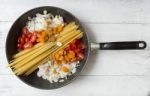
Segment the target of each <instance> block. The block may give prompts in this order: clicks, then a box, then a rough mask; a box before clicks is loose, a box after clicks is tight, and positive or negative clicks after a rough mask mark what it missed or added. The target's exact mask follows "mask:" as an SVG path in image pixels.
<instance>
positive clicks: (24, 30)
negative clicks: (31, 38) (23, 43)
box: [22, 27, 29, 35]
mask: <svg viewBox="0 0 150 96" xmlns="http://www.w3.org/2000/svg"><path fill="white" fill-rule="evenodd" d="M22 31H23V34H25V35H26V34H28V33H29V30H28V29H27V27H24V28H23V30H22Z"/></svg>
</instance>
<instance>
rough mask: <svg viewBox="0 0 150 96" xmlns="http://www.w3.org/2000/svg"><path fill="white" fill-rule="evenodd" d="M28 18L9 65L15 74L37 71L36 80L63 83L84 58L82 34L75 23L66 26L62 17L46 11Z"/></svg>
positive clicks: (28, 73) (26, 74) (25, 74)
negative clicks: (16, 50)
mask: <svg viewBox="0 0 150 96" xmlns="http://www.w3.org/2000/svg"><path fill="white" fill-rule="evenodd" d="M28 19H29V21H28V22H27V23H26V25H25V26H24V27H23V29H22V35H21V36H20V37H19V38H18V44H17V48H18V53H17V54H15V55H14V56H13V60H12V61H11V62H10V64H9V66H10V67H11V68H13V70H14V73H15V74H16V75H23V76H28V75H30V74H31V73H32V72H34V71H35V70H36V69H38V72H37V76H38V77H42V78H43V79H46V80H49V81H50V82H51V83H54V82H63V81H64V79H67V77H68V76H70V75H72V74H74V73H75V72H76V68H77V67H78V66H80V65H79V62H80V61H81V60H83V59H84V50H85V48H86V46H85V45H84V44H83V42H82V37H83V32H81V30H80V29H79V28H78V25H76V24H75V22H70V23H69V24H67V23H66V22H64V19H63V17H62V16H59V15H56V16H54V15H52V14H51V13H47V11H46V10H45V11H43V14H39V13H37V14H36V16H35V17H33V18H31V17H29V18H28Z"/></svg>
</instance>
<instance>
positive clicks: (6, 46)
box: [5, 6, 91, 90]
mask: <svg viewBox="0 0 150 96" xmlns="http://www.w3.org/2000/svg"><path fill="white" fill-rule="evenodd" d="M40 8H55V9H59V10H63V11H65V12H67V13H69V15H71V16H72V17H73V18H75V20H76V21H77V22H78V23H79V24H80V26H81V27H82V29H83V31H84V33H85V35H86V38H87V43H88V44H87V45H86V46H87V47H88V49H87V50H88V52H87V56H86V61H85V64H84V65H83V67H82V69H81V70H80V72H78V74H76V76H74V77H73V79H72V80H70V81H69V82H66V83H64V84H62V85H61V86H59V87H56V88H40V87H36V86H34V85H32V84H30V83H28V82H26V81H24V80H23V79H21V78H20V77H19V76H17V75H15V76H16V77H17V78H18V79H20V80H21V81H23V82H24V83H25V84H27V85H29V86H31V87H34V88H37V89H43V90H52V89H58V88H62V87H64V86H66V85H68V84H70V83H72V81H74V80H75V79H76V78H77V77H79V76H80V73H81V72H82V71H83V70H84V68H85V66H86V64H87V60H88V57H89V54H90V49H91V48H90V42H89V41H88V40H89V37H88V34H87V33H86V31H85V29H84V27H83V25H82V23H81V22H80V20H79V19H78V18H76V17H75V15H73V14H72V13H70V12H69V11H66V10H65V9H62V8H59V7H56V6H40V7H35V8H32V9H30V10H28V11H26V12H24V13H23V14H22V15H20V16H19V17H18V18H17V19H16V20H15V21H14V23H13V24H12V25H11V27H10V30H9V32H8V34H7V37H6V44H5V52H6V57H7V61H8V62H9V58H8V57H9V56H8V50H7V49H8V44H9V43H8V41H9V40H8V39H9V38H8V37H9V36H10V31H11V30H12V28H13V26H14V25H15V23H16V22H17V21H18V20H19V19H20V18H21V17H23V16H24V15H26V14H27V13H29V12H32V11H33V10H37V9H40ZM10 69H11V71H12V72H13V70H12V68H10Z"/></svg>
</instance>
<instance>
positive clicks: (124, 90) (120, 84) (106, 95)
mask: <svg viewBox="0 0 150 96" xmlns="http://www.w3.org/2000/svg"><path fill="white" fill-rule="evenodd" d="M149 79H150V78H149V77H147V76H79V78H77V79H76V80H75V81H74V82H73V83H71V84H69V85H67V86H65V87H63V88H60V89H56V90H39V89H35V88H32V87H30V86H28V85H25V84H24V83H22V82H21V81H20V80H19V79H18V78H16V77H15V76H9V75H5V76H0V82H4V81H5V82H7V83H1V86H0V92H1V96H20V95H21V96H29V95H33V96H34V95H36V96H49V95H55V96H83V95H85V96H91V95H92V96H99V95H100V96H147V95H148V91H149V85H150V82H149Z"/></svg>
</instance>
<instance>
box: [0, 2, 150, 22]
mask: <svg viewBox="0 0 150 96" xmlns="http://www.w3.org/2000/svg"><path fill="white" fill-rule="evenodd" d="M149 4H150V1H149V0H131V1H130V0H67V1H66V0H58V1H56V0H44V1H43V0H13V1H12V2H10V0H1V6H0V9H3V10H1V13H3V14H1V15H0V20H1V21H14V20H15V19H17V17H18V16H20V15H21V14H23V13H24V12H25V11H27V10H29V9H31V8H35V7H39V6H57V7H61V8H64V9H66V10H68V11H70V12H71V13H73V14H74V15H75V16H77V17H78V18H79V19H80V20H81V21H82V22H94V23H150V18H149V17H150V6H149Z"/></svg>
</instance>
